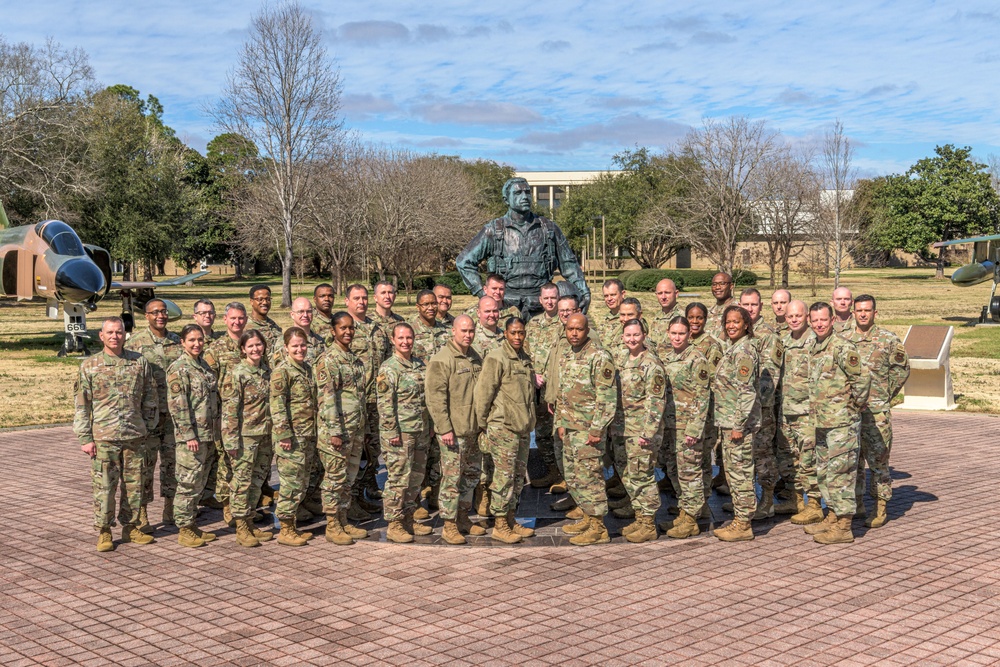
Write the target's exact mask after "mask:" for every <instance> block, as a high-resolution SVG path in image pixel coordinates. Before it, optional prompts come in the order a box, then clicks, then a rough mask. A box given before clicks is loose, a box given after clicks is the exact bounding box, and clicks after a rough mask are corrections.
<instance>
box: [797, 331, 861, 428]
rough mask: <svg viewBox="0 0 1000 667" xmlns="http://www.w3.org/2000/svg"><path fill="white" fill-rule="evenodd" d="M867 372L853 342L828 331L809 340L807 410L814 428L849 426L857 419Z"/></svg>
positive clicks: (859, 416)
mask: <svg viewBox="0 0 1000 667" xmlns="http://www.w3.org/2000/svg"><path fill="white" fill-rule="evenodd" d="M870 388H871V375H870V374H869V373H866V372H864V369H863V368H862V366H861V355H860V354H858V348H857V347H855V345H854V343H852V342H850V341H849V340H847V339H846V338H841V337H840V336H838V335H837V334H836V333H830V335H828V336H827V337H826V340H823V341H820V340H817V339H815V338H814V339H813V345H812V354H811V355H810V357H809V409H810V412H812V415H813V423H814V425H815V426H816V428H836V427H838V426H849V425H851V424H853V423H854V422H857V421H858V420H860V419H861V413H860V410H861V407H862V406H863V405H865V404H866V403H867V402H868V391H869V389H870Z"/></svg>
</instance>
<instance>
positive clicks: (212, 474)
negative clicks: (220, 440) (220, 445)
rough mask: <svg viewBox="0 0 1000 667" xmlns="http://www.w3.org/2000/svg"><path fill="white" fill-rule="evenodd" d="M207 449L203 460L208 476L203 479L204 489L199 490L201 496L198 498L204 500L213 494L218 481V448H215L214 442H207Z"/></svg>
mask: <svg viewBox="0 0 1000 667" xmlns="http://www.w3.org/2000/svg"><path fill="white" fill-rule="evenodd" d="M207 446H208V451H207V452H206V456H207V457H208V458H207V459H206V460H205V467H206V468H208V477H207V478H206V479H205V490H204V491H202V492H201V498H199V500H206V499H208V498H211V497H212V496H214V495H215V487H216V485H217V484H218V483H219V479H218V474H219V450H218V449H216V447H215V443H212V442H210V443H208V445H207Z"/></svg>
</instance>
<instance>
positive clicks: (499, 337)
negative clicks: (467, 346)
mask: <svg viewBox="0 0 1000 667" xmlns="http://www.w3.org/2000/svg"><path fill="white" fill-rule="evenodd" d="M501 343H503V329H502V328H500V327H498V328H497V330H496V332H495V333H494V332H492V331H490V330H489V329H487V328H486V327H484V326H483V325H482V324H481V323H480V322H476V335H475V337H474V338H473V339H472V347H474V348H476V352H478V353H479V356H480V357H482V358H483V359H486V355H488V354H489V353H490V352H492V351H493V348H496V347H499V346H500V344H501Z"/></svg>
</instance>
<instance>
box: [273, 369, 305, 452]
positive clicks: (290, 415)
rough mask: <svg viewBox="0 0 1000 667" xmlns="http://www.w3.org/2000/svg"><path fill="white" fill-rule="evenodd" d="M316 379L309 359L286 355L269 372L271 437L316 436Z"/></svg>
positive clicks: (287, 438)
mask: <svg viewBox="0 0 1000 667" xmlns="http://www.w3.org/2000/svg"><path fill="white" fill-rule="evenodd" d="M316 393H317V392H316V380H315V379H314V378H313V372H312V366H311V365H310V364H309V362H308V361H307V362H304V363H301V364H300V363H299V362H297V361H295V360H294V359H291V358H286V359H285V360H284V361H282V362H281V363H280V364H278V366H277V367H276V368H275V369H274V370H273V371H272V372H271V390H270V403H271V424H272V426H271V432H272V433H273V437H274V440H275V441H278V440H289V439H291V437H292V436H293V435H294V436H295V437H296V438H300V439H301V438H314V437H316V411H317V402H316V401H317V396H316Z"/></svg>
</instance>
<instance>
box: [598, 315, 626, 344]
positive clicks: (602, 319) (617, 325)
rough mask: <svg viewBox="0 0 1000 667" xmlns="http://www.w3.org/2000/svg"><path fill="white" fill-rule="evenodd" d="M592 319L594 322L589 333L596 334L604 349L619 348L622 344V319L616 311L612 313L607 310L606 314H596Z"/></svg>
mask: <svg viewBox="0 0 1000 667" xmlns="http://www.w3.org/2000/svg"><path fill="white" fill-rule="evenodd" d="M594 319H595V320H596V322H595V323H594V331H592V332H591V333H592V334H593V333H596V334H597V338H598V339H599V340H600V341H601V346H602V347H603V348H605V349H606V350H617V349H618V348H620V347H621V346H622V321H621V318H620V317H619V316H618V313H612V312H611V311H610V310H609V311H608V312H607V313H606V314H604V315H599V316H596V317H595V318H594Z"/></svg>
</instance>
